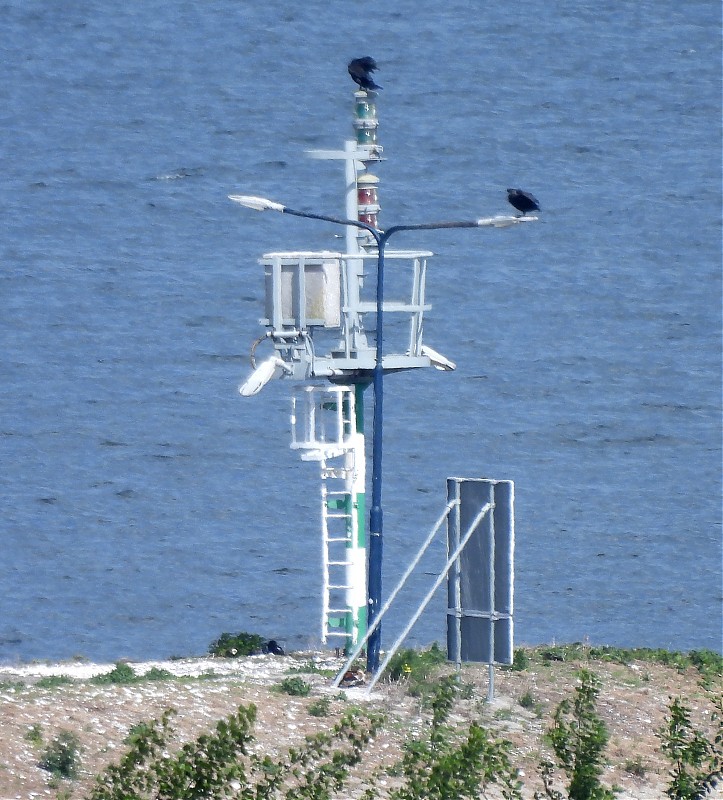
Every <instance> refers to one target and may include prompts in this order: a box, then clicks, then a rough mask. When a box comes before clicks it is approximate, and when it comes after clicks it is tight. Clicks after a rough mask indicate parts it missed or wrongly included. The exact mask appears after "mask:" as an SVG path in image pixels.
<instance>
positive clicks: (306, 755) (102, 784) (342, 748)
mask: <svg viewBox="0 0 723 800" xmlns="http://www.w3.org/2000/svg"><path fill="white" fill-rule="evenodd" d="M174 713H175V712H174V711H173V710H172V709H169V710H168V711H166V712H165V713H164V714H163V716H162V717H161V719H160V720H152V721H151V722H148V723H142V724H141V725H137V726H134V728H133V729H132V732H131V734H130V735H129V743H130V746H129V749H128V751H127V752H126V754H125V755H123V756H122V758H121V760H120V762H119V763H118V764H111V765H110V766H109V767H107V768H106V769H105V770H104V772H103V773H101V774H100V775H99V776H98V777H97V778H96V782H95V787H94V788H93V790H92V791H91V793H90V794H89V795H88V797H89V800H158V798H163V800H201V799H202V798H203V800H206V799H207V798H221V797H228V796H233V797H243V798H257V799H258V800H261V798H266V799H267V800H270V799H271V798H278V797H285V798H288V799H289V800H291V798H296V800H302V798H304V799H308V800H322V798H329V797H331V796H332V794H335V795H337V796H343V795H342V794H341V793H342V790H343V788H344V786H345V783H346V781H347V779H348V777H349V771H350V769H351V768H352V767H353V766H355V765H356V764H358V763H359V761H360V760H361V756H362V753H363V752H364V748H365V747H366V745H367V744H368V742H369V741H370V739H371V738H372V737H373V736H374V734H375V733H376V731H377V730H378V729H379V726H380V725H381V722H382V718H381V717H380V716H379V715H375V714H366V713H364V712H361V711H359V710H357V709H355V710H352V711H350V712H348V713H347V714H345V715H344V716H343V717H342V719H341V720H340V721H339V722H338V723H337V724H336V725H334V727H333V728H332V729H331V730H330V731H329V732H328V733H320V734H316V735H315V736H309V737H307V738H306V741H305V743H304V744H301V745H300V746H298V747H295V748H292V749H291V750H289V751H288V753H287V754H286V755H282V756H279V757H277V758H276V760H274V759H272V758H271V757H270V756H259V755H255V754H253V753H250V752H249V751H250V749H251V748H250V747H249V745H250V744H251V743H252V742H253V738H254V737H253V725H254V723H255V720H256V707H255V706H253V705H249V706H239V709H238V711H237V712H236V713H234V714H231V715H229V716H228V717H227V718H226V719H222V720H219V721H218V723H217V724H216V726H215V729H214V730H213V731H212V732H210V733H204V734H202V735H201V736H199V737H198V739H196V740H195V741H190V742H187V743H186V744H184V745H183V746H182V747H181V748H180V750H176V749H175V748H174V747H173V741H172V740H173V738H174V736H173V734H174V731H173V728H172V726H171V718H172V716H173V714H174Z"/></svg>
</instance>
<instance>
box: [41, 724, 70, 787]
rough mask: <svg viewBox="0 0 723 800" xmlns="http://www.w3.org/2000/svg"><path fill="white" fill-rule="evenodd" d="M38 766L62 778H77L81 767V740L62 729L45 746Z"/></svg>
mask: <svg viewBox="0 0 723 800" xmlns="http://www.w3.org/2000/svg"><path fill="white" fill-rule="evenodd" d="M38 766H39V767H40V768H41V769H44V770H47V771H48V772H50V773H52V774H53V775H54V776H57V777H60V778H75V777H77V775H78V769H79V767H80V740H79V739H78V737H77V736H76V735H75V734H74V733H73V732H72V731H68V730H62V731H60V732H59V733H58V735H57V736H56V737H55V738H54V739H53V740H52V741H51V742H50V744H49V745H48V746H47V747H46V748H45V751H44V753H43V756H42V758H41V759H40V762H39V764H38Z"/></svg>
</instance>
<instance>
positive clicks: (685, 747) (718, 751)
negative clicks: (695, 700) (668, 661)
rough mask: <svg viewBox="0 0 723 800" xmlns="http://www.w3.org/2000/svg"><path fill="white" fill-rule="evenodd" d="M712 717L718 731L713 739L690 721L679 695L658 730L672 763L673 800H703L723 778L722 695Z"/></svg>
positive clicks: (671, 788)
mask: <svg viewBox="0 0 723 800" xmlns="http://www.w3.org/2000/svg"><path fill="white" fill-rule="evenodd" d="M714 704H715V709H716V710H715V711H714V712H713V714H712V720H714V721H716V722H717V727H718V730H717V732H716V735H715V736H714V738H713V740H712V741H709V740H708V739H707V738H706V736H705V735H704V734H703V733H702V732H701V731H699V730H696V729H695V728H694V727H693V725H692V724H691V721H690V709H689V708H688V707H687V706H686V705H685V703H683V701H682V700H681V699H680V698H675V699H673V700H671V703H670V706H669V710H670V718H669V719H668V720H667V722H666V724H665V726H664V727H663V728H662V729H661V730H660V731H659V732H658V738H659V739H660V740H661V748H660V749H661V750H662V751H663V753H664V754H665V755H666V756H667V757H668V759H669V760H670V762H671V770H670V778H671V780H670V784H669V785H668V789H667V790H666V792H665V793H666V794H667V795H668V797H670V798H671V800H701V798H703V797H705V796H706V795H708V794H711V793H712V792H713V791H714V790H715V788H716V787H717V786H718V785H719V784H720V783H721V781H723V697H720V696H717V697H716V698H715V699H714Z"/></svg>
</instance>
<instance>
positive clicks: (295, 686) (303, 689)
mask: <svg viewBox="0 0 723 800" xmlns="http://www.w3.org/2000/svg"><path fill="white" fill-rule="evenodd" d="M279 689H280V691H282V692H284V693H285V694H290V695H293V696H294V697H306V696H307V695H308V694H309V692H310V691H311V684H308V683H307V682H306V681H303V680H302V679H301V678H284V680H283V681H281V683H280V684H279Z"/></svg>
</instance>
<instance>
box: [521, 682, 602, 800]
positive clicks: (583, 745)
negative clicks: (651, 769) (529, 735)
mask: <svg viewBox="0 0 723 800" xmlns="http://www.w3.org/2000/svg"><path fill="white" fill-rule="evenodd" d="M579 677H580V685H579V686H578V687H577V689H576V690H575V696H574V698H573V700H572V702H571V701H570V700H568V699H566V700H563V701H562V702H561V703H560V705H559V706H558V707H557V710H556V711H555V715H554V721H553V726H552V728H551V729H550V731H549V732H548V738H549V740H550V743H551V744H552V749H553V750H554V752H555V755H556V756H557V760H558V763H559V765H560V766H561V767H562V769H563V770H564V771H565V773H566V775H567V777H568V779H569V781H570V784H569V786H568V797H569V798H570V800H613V798H614V796H615V795H614V793H613V792H612V791H611V790H610V789H606V788H604V787H603V786H602V785H601V783H600V775H601V774H602V771H603V751H604V750H605V747H606V746H607V743H608V732H607V729H606V727H605V723H604V722H603V721H602V719H600V717H599V716H598V713H597V710H596V701H597V697H598V693H599V689H600V682H599V680H598V678H597V677H596V676H595V675H594V674H593V673H592V672H590V671H589V670H586V669H583V670H580V673H579ZM540 771H541V774H542V780H543V784H544V786H545V794H546V796H547V797H549V798H551V800H562V795H561V794H560V792H558V791H556V790H554V789H553V788H552V775H553V771H554V766H553V764H552V763H551V762H549V761H544V762H543V763H542V764H541V766H540ZM536 797H541V795H539V794H536Z"/></svg>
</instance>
